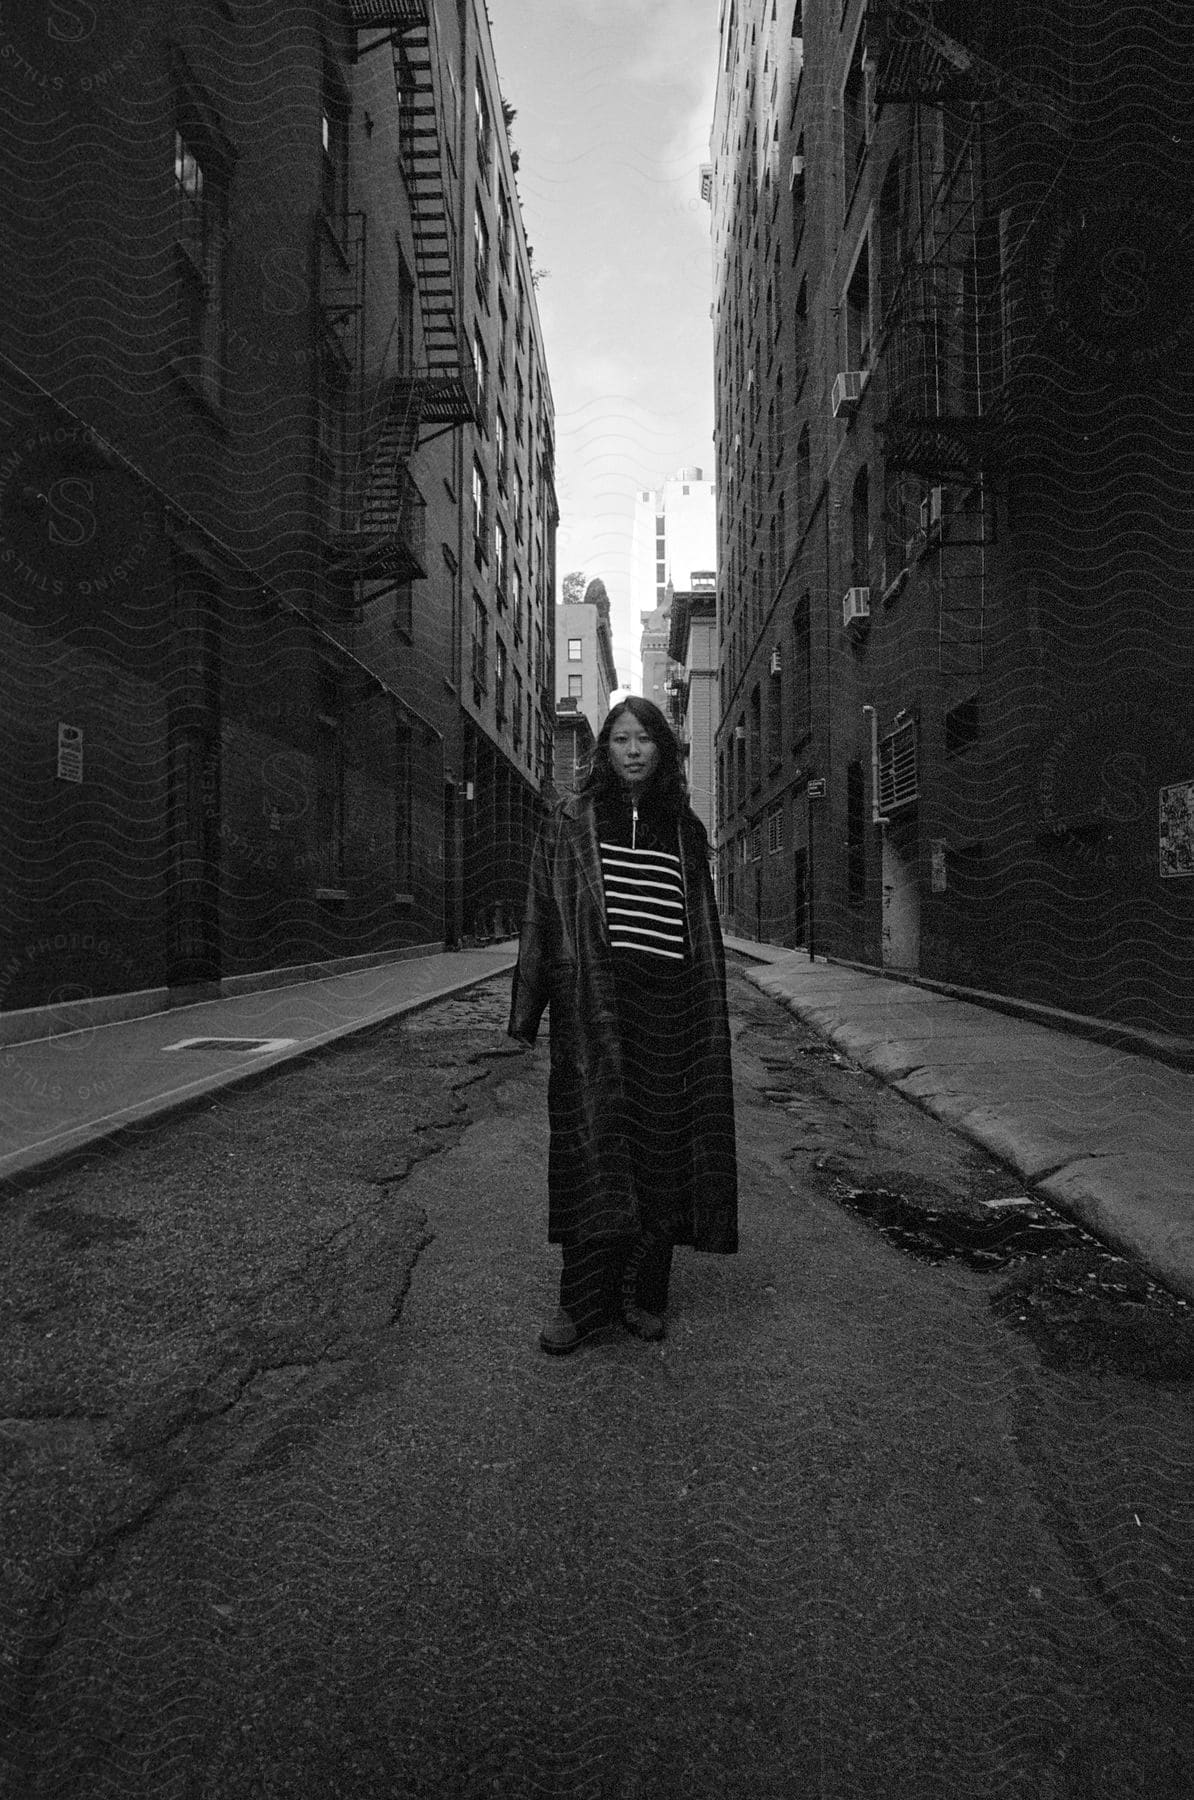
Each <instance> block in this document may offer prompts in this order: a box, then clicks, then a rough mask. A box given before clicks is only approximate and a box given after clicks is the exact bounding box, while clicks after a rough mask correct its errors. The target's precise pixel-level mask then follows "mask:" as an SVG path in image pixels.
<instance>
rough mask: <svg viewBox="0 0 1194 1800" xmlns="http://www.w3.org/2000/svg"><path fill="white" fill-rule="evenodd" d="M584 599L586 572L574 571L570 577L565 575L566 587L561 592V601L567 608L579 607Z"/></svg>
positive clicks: (581, 570)
mask: <svg viewBox="0 0 1194 1800" xmlns="http://www.w3.org/2000/svg"><path fill="white" fill-rule="evenodd" d="M584 597H585V572H584V570H583V569H574V570H573V571H572V573H571V574H570V575H565V577H564V585H563V587H562V588H561V590H560V599H561V600H562V601H563V603H564V605H565V606H579V605H580V603H581V601H582V600H583V599H584Z"/></svg>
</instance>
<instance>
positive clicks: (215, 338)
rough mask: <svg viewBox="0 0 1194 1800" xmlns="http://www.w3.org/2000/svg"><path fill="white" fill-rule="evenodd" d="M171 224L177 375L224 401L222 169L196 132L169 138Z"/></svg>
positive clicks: (206, 394) (224, 176) (225, 226)
mask: <svg viewBox="0 0 1194 1800" xmlns="http://www.w3.org/2000/svg"><path fill="white" fill-rule="evenodd" d="M174 220H175V232H176V239H175V241H176V243H177V246H178V250H179V258H178V261H179V273H180V280H181V296H180V297H181V314H182V319H181V324H182V330H181V336H180V344H179V348H180V352H181V367H182V371H183V373H184V374H185V376H186V377H187V379H188V380H190V381H192V382H193V383H194V385H195V386H196V387H197V388H198V390H199V391H200V393H201V394H202V395H203V396H204V398H205V399H207V400H209V401H210V402H211V403H212V404H213V405H216V406H218V405H219V404H220V401H221V399H222V397H223V373H222V365H223V350H224V245H225V242H226V240H227V236H228V179H227V169H226V167H225V166H223V165H221V163H220V162H219V161H218V159H217V157H216V155H215V153H214V151H212V150H210V149H209V148H208V146H207V145H206V143H205V142H204V141H203V140H202V138H201V136H200V134H199V133H198V131H197V130H192V129H191V128H190V127H189V126H187V125H185V124H184V125H182V126H180V127H179V129H178V130H176V131H175V133H174Z"/></svg>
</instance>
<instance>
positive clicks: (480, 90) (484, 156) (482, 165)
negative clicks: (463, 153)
mask: <svg viewBox="0 0 1194 1800" xmlns="http://www.w3.org/2000/svg"><path fill="white" fill-rule="evenodd" d="M473 118H474V125H475V128H476V139H477V172H478V173H479V175H480V176H481V179H482V181H484V182H485V184H486V185H487V186H488V184H489V169H490V161H491V158H492V156H493V124H492V121H491V119H490V115H489V101H488V99H487V98H486V95H485V81H484V77H483V75H482V74H481V71H480V69H478V70H477V75H476V80H475V82H474V84H473Z"/></svg>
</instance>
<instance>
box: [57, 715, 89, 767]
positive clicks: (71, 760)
mask: <svg viewBox="0 0 1194 1800" xmlns="http://www.w3.org/2000/svg"><path fill="white" fill-rule="evenodd" d="M58 779H59V781H82V779H83V727H82V726H81V725H63V724H62V723H61V722H60V723H59V726H58Z"/></svg>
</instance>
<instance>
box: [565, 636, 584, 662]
mask: <svg viewBox="0 0 1194 1800" xmlns="http://www.w3.org/2000/svg"><path fill="white" fill-rule="evenodd" d="M583 656H584V649H583V644H582V640H581V639H580V638H569V639H568V661H569V662H580V661H582V660H583Z"/></svg>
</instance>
